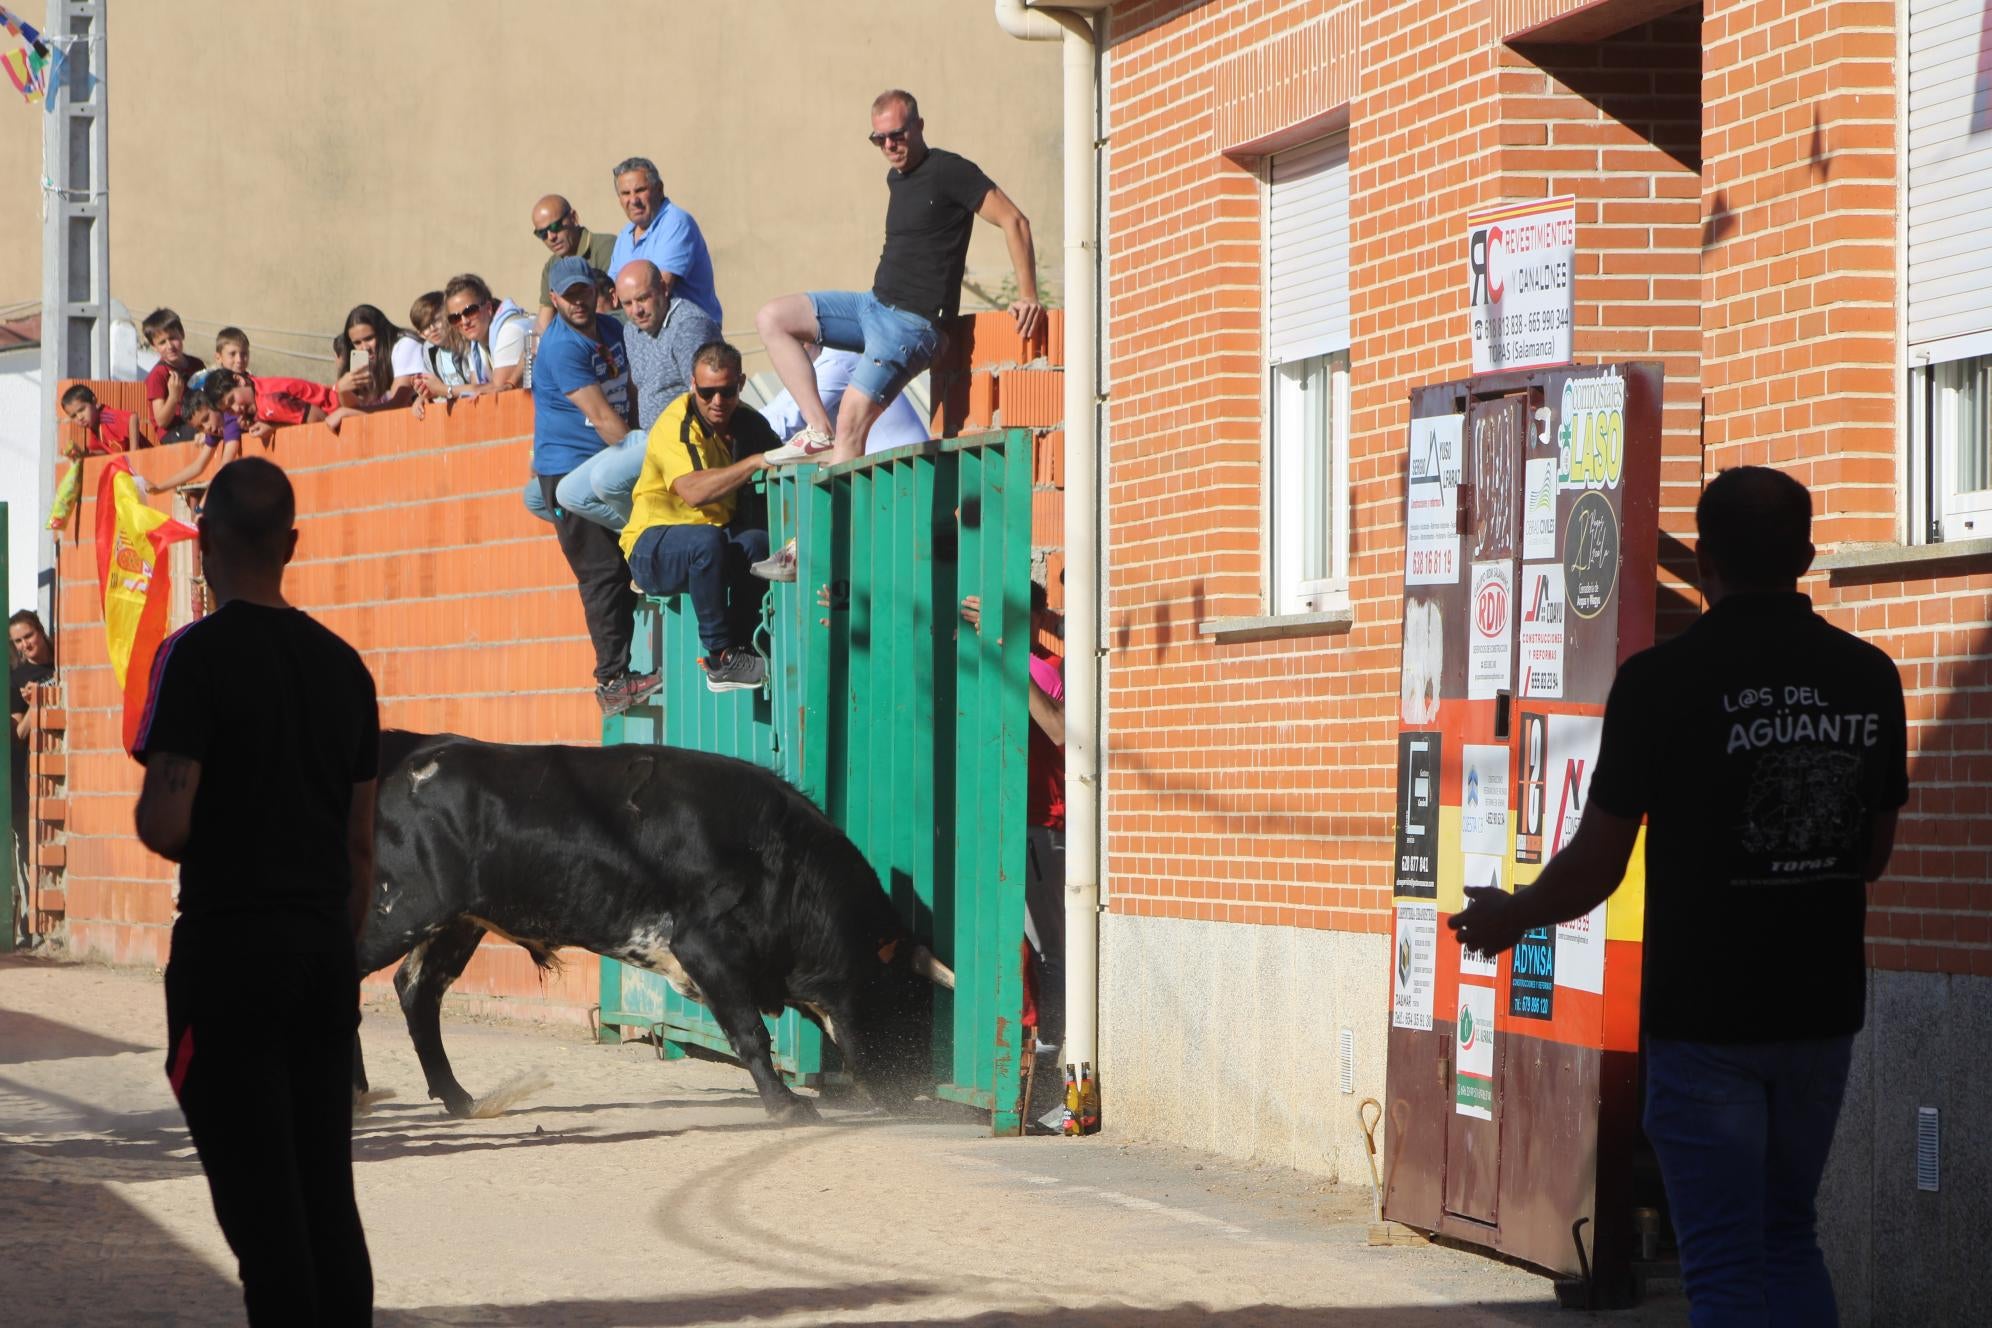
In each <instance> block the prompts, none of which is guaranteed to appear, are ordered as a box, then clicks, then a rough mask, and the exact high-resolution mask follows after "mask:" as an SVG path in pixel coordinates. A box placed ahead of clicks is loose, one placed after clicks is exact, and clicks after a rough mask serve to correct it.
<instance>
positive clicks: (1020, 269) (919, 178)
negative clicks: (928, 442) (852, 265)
mask: <svg viewBox="0 0 1992 1328" xmlns="http://www.w3.org/2000/svg"><path fill="white" fill-rule="evenodd" d="M924 129H925V126H924V123H923V122H922V121H921V119H920V105H919V103H918V102H917V101H915V100H914V99H913V94H912V93H910V92H902V91H900V90H898V89H896V88H895V89H893V90H892V91H889V92H882V93H880V94H879V95H878V97H877V99H876V100H874V101H873V102H872V108H871V141H872V144H873V145H874V146H875V147H877V148H878V150H879V151H880V153H882V154H883V155H884V157H885V164H886V166H887V167H889V168H890V169H888V171H887V172H886V177H885V187H886V190H887V192H888V199H887V202H886V207H885V249H884V252H882V253H881V254H880V255H879V260H878V271H877V273H876V275H875V276H874V277H873V278H872V288H871V289H870V290H869V291H812V292H810V293H809V294H806V295H784V296H782V297H781V298H780V299H777V300H771V301H769V302H768V303H767V304H766V305H764V306H762V309H761V312H760V314H759V316H758V317H757V318H756V319H755V325H756V326H757V327H758V328H759V329H760V333H761V340H762V343H763V344H764V345H765V346H766V347H767V349H768V358H769V359H770V360H772V361H774V365H775V372H776V373H778V374H780V375H781V380H782V386H783V387H785V388H787V389H788V392H789V395H790V396H791V397H792V398H794V400H795V402H796V404H797V406H799V407H800V408H801V410H802V414H803V418H804V419H805V420H806V421H807V427H806V428H805V429H804V430H803V431H802V433H801V434H799V435H798V436H797V437H796V438H795V439H794V441H792V442H790V443H789V444H787V445H786V446H784V447H783V448H781V449H780V450H779V451H777V452H776V453H775V455H774V457H773V458H772V460H774V461H776V462H777V463H781V462H786V461H802V460H812V459H825V460H830V461H849V460H852V459H853V458H856V457H859V456H863V455H864V451H865V436H866V435H867V434H868V433H870V431H871V427H872V425H873V423H874V422H876V421H877V419H878V417H879V415H880V413H881V412H883V411H884V410H885V408H886V406H887V404H888V403H890V402H891V401H892V399H893V398H894V397H895V396H897V395H898V394H899V392H900V390H901V389H902V388H904V387H905V386H906V384H907V382H908V380H910V379H911V378H912V377H913V376H914V375H915V374H918V373H919V372H920V371H921V370H922V369H924V368H926V367H927V364H928V362H929V361H930V360H932V358H933V356H934V351H935V349H936V347H937V346H938V345H939V343H940V339H941V323H942V322H943V321H944V320H946V319H949V318H952V317H954V316H955V314H956V312H957V311H958V310H959V309H960V307H961V278H962V271H963V269H964V267H965V266H966V265H967V261H968V240H969V233H970V231H971V230H973V229H974V221H975V218H977V217H980V218H982V219H983V220H984V221H986V222H988V223H990V224H991V225H993V226H995V227H997V228H998V229H1000V230H1001V231H1002V232H1003V235H1004V238H1005V239H1006V240H1007V241H1008V242H1009V248H1010V262H1011V264H1012V265H1013V266H1014V267H1015V269H1016V273H1017V292H1018V294H1017V298H1016V299H1015V300H1014V301H1012V302H1011V304H1010V316H1011V317H1012V318H1014V319H1015V320H1016V323H1017V331H1018V332H1019V333H1020V334H1022V335H1023V336H1026V337H1028V336H1030V335H1031V334H1032V333H1034V332H1036V330H1037V327H1038V324H1039V322H1040V321H1042V319H1043V317H1044V310H1043V309H1042V307H1040V306H1039V304H1038V292H1037V256H1036V253H1035V251H1034V250H1033V249H1032V247H1031V223H1030V221H1029V219H1028V218H1026V217H1025V216H1024V214H1023V213H1022V212H1020V211H1018V210H1017V205H1016V204H1015V203H1012V202H1011V201H1010V200H1009V198H1008V197H1007V196H1005V194H1004V193H1003V191H1002V190H1001V189H999V188H997V187H996V185H995V184H994V182H992V181H991V180H990V179H989V177H988V176H986V175H984V174H983V173H982V171H981V169H980V168H979V167H978V166H976V164H975V163H974V162H972V161H969V160H967V159H966V158H964V157H959V156H956V155H955V154H954V153H952V152H946V151H943V150H942V149H940V148H930V147H928V146H927V141H926V138H925V137H924ZM812 341H813V342H817V343H819V344H820V345H824V346H830V347H835V348H836V349H839V350H850V351H859V352H861V353H862V360H861V362H860V364H859V365H858V368H857V371H856V372H855V373H854V374H853V375H852V378H851V385H850V390H848V391H846V392H845V393H844V396H843V400H842V401H841V402H840V403H839V405H838V408H837V419H836V423H835V425H834V427H833V425H832V423H831V420H830V416H829V413H828V412H827V411H826V410H824V408H823V401H822V397H821V395H820V393H819V392H818V390H817V383H816V373H815V370H814V368H813V367H812V366H811V364H810V359H809V353H808V351H807V350H806V349H805V347H806V345H807V343H809V342H812ZM784 579H785V578H784Z"/></svg>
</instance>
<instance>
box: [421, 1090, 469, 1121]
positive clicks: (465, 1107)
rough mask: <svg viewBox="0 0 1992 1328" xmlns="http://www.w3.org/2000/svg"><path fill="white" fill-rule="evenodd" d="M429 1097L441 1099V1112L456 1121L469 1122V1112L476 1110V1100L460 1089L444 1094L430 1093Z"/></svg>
mask: <svg viewBox="0 0 1992 1328" xmlns="http://www.w3.org/2000/svg"><path fill="white" fill-rule="evenodd" d="M429 1096H430V1097H436V1098H441V1099H442V1101H443V1110H444V1111H447V1112H449V1113H450V1115H452V1116H454V1117H456V1118H457V1119H458V1120H469V1119H470V1114H471V1112H473V1111H475V1110H476V1109H477V1099H476V1098H474V1097H472V1096H471V1095H470V1094H468V1093H466V1092H464V1091H463V1090H462V1089H461V1088H459V1089H456V1090H454V1091H452V1092H446V1093H431V1094H429Z"/></svg>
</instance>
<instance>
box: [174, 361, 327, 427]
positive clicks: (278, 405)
mask: <svg viewBox="0 0 1992 1328" xmlns="http://www.w3.org/2000/svg"><path fill="white" fill-rule="evenodd" d="M201 390H202V391H203V392H205V393H207V395H208V396H209V397H211V398H213V400H214V402H215V404H217V405H219V406H220V407H221V408H222V409H223V410H225V411H232V412H234V413H235V414H236V415H237V416H238V417H240V418H241V419H244V420H255V421H257V422H258V423H260V424H263V425H266V426H267V425H290V424H316V423H318V422H319V421H321V420H323V421H324V422H325V423H326V424H329V425H330V426H331V427H332V431H333V432H334V433H337V432H338V431H339V422H340V421H341V420H343V419H345V418H346V417H347V416H348V415H351V414H353V413H354V412H352V411H350V410H347V409H346V408H345V407H343V406H341V405H340V404H339V398H338V396H337V395H336V394H335V393H334V392H333V391H332V389H331V388H329V387H327V386H325V385H324V384H323V383H313V382H308V381H306V380H305V379H302V378H252V377H251V376H249V375H248V374H246V373H234V372H231V371H230V370H227V369H210V370H209V371H208V374H207V377H206V378H204V379H202V381H201ZM243 432H244V433H255V432H259V431H258V430H253V429H250V428H248V427H247V426H245V427H244V429H243Z"/></svg>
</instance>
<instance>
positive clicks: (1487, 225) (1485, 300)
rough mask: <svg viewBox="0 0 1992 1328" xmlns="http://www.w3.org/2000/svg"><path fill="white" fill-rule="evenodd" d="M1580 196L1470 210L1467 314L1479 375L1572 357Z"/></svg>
mask: <svg viewBox="0 0 1992 1328" xmlns="http://www.w3.org/2000/svg"><path fill="white" fill-rule="evenodd" d="M1576 262H1577V200H1576V199H1575V198H1574V197H1567V196H1566V197H1563V198H1541V199H1531V200H1530V201H1528V202H1525V203H1509V204H1505V205H1502V206H1500V207H1492V208H1487V209H1484V210H1482V211H1480V212H1473V213H1469V214H1467V218H1466V276H1467V298H1466V314H1467V327H1468V333H1469V335H1470V336H1471V338H1472V341H1473V372H1475V373H1477V374H1483V373H1492V372H1494V371H1495V370H1497V369H1539V368H1543V367H1544V366H1547V365H1552V364H1568V363H1569V362H1570V340H1571V327H1572V325H1573V323H1574V321H1575V318H1574V315H1575V308H1576V301H1575V290H1576V287H1575V284H1574V282H1573V279H1572V278H1573V274H1574V271H1575V268H1576Z"/></svg>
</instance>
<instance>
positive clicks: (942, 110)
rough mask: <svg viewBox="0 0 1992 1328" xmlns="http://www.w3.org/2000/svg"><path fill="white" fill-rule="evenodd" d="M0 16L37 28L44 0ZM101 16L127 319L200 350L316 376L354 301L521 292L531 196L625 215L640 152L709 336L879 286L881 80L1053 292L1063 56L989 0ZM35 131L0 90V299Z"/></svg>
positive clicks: (28, 258)
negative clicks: (998, 202)
mask: <svg viewBox="0 0 1992 1328" xmlns="http://www.w3.org/2000/svg"><path fill="white" fill-rule="evenodd" d="M9 7H10V8H11V9H14V10H15V11H16V12H18V13H20V14H21V15H22V17H24V18H26V19H27V20H29V21H30V22H35V23H39V22H40V20H41V17H42V13H43V4H42V0H21V3H16V4H10V6H9ZM111 10H112V13H111V16H110V21H109V40H110V51H109V60H108V65H109V67H108V73H107V83H108V87H109V91H110V107H111V122H110V123H111V148H110V158H111V160H110V187H111V200H112V206H111V215H112V222H111V284H112V290H113V293H114V294H116V295H117V297H118V298H119V299H121V300H123V301H124V302H125V303H126V304H127V305H128V306H129V307H130V308H131V310H132V311H133V313H134V314H135V315H136V316H138V317H143V316H144V314H145V313H146V311H147V310H149V309H150V308H152V307H153V306H155V305H158V304H168V305H171V306H172V307H173V308H175V309H177V310H178V311H179V312H180V313H181V314H182V315H183V316H184V317H185V318H186V319H187V320H188V323H189V329H188V330H189V332H190V334H191V336H190V340H191V343H192V345H191V348H192V349H193V350H194V351H195V353H197V354H202V355H205V354H206V352H207V349H208V348H209V347H210V346H211V345H212V341H213V334H214V330H215V327H216V326H217V325H218V324H222V323H236V324H240V325H242V326H244V327H246V328H248V329H249V332H250V339H251V341H252V342H253V343H254V344H255V347H256V360H255V363H256V365H257V367H258V368H261V369H263V370H264V371H265V372H296V373H300V374H303V375H305V376H314V377H318V378H320V379H321V380H322V379H325V378H326V377H327V376H328V370H329V368H330V348H329V345H328V341H329V338H330V337H331V335H332V334H333V333H334V332H336V331H337V330H338V323H339V320H340V319H341V318H342V317H343V316H344V314H345V312H346V311H347V310H348V309H349V308H351V307H352V306H353V305H355V304H358V303H362V302H368V303H373V304H377V305H379V306H380V307H381V308H382V309H384V310H386V311H387V312H388V314H390V315H391V316H392V317H394V318H395V319H396V320H397V321H398V320H400V319H402V318H404V317H405V316H406V313H407V309H408V305H409V303H410V301H411V300H412V299H413V298H414V297H415V296H416V295H418V294H420V293H421V292H422V291H424V290H428V289H431V288H434V287H438V286H441V285H442V284H443V282H444V281H445V280H446V279H447V278H448V277H449V276H450V275H451V274H453V273H456V272H460V271H464V270H466V269H468V270H472V271H477V272H480V273H482V274H483V275H484V276H485V277H486V278H487V279H488V280H489V281H490V282H491V283H492V284H493V286H494V287H495V288H496V289H497V290H498V291H499V292H500V293H501V294H506V295H511V296H514V297H516V298H518V299H520V300H521V301H522V302H523V301H527V300H531V299H533V298H535V294H534V292H535V283H536V282H537V280H538V275H539V268H540V264H541V263H542V262H543V261H544V258H545V249H544V247H543V246H542V245H541V244H540V243H539V241H537V240H535V239H534V238H533V236H532V235H531V234H530V225H531V223H530V220H529V214H530V212H531V209H532V205H533V203H534V201H535V200H537V199H538V198H539V196H540V195H542V194H545V193H549V192H554V193H564V194H566V195H567V196H568V197H569V198H570V199H571V200H572V201H573V202H574V204H575V206H576V208H577V209H578V210H579V212H580V215H581V217H582V219H583V221H584V222H585V223H587V224H588V225H589V226H590V227H592V228H595V229H613V228H615V227H619V226H620V225H621V224H622V223H623V217H622V214H621V211H620V210H619V209H618V207H617V206H616V200H615V193H614V187H613V185H612V183H611V180H610V176H609V172H610V168H611V167H612V166H614V164H615V163H616V162H618V161H620V160H622V159H623V158H624V157H628V156H633V155H644V156H648V157H650V158H652V159H653V160H654V161H656V162H657V164H658V166H659V168H660V169H661V170H662V172H663V175H664V182H665V186H666V189H667V190H668V192H669V193H670V195H671V196H672V197H673V198H674V199H675V200H677V201H678V202H680V203H681V204H683V205H684V206H685V207H686V208H687V209H689V210H690V211H691V212H692V214H693V215H694V216H695V217H697V218H698V220H699V223H700V225H701V227H702V228H703V229H704V231H705V234H706V237H707V240H708V242H709V243H710V245H711V247H712V253H713V264H714V267H715V270H716V275H717V279H718V286H719V294H720V299H721V301H722V302H723V303H724V304H725V306H726V315H727V316H726V323H725V328H726V331H727V332H728V334H729V335H736V334H737V335H739V336H741V337H743V338H748V339H751V337H750V336H749V334H750V333H751V329H752V327H753V316H754V311H755V309H756V308H758V307H759V305H760V304H761V303H762V302H763V301H764V300H766V299H767V298H768V297H770V296H773V295H779V294H782V293H785V292H788V291H796V290H807V289H812V288H821V287H864V286H868V285H869V284H870V280H871V273H872V268H873V266H874V265H875V264H876V262H877V260H878V251H879V245H880V243H881V239H882V236H883V226H884V217H885V201H886V195H885V188H884V184H883V177H884V173H885V168H884V166H883V165H882V164H881V162H880V159H879V153H878V150H877V149H875V148H873V147H872V146H871V145H870V144H868V143H867V142H866V141H865V138H864V135H865V134H866V133H867V132H869V130H870V122H869V119H868V108H869V106H870V103H871V98H872V96H873V95H874V94H876V93H877V92H878V91H880V90H881V89H883V88H885V87H888V86H893V85H898V86H904V87H907V88H910V89H911V90H912V91H913V92H914V93H915V94H916V95H918V96H919V97H920V98H921V102H922V106H921V109H922V111H923V113H924V114H925V117H926V120H927V126H928V133H929V136H930V139H931V140H932V141H933V142H935V143H937V144H939V145H941V146H944V147H948V148H951V149H953V150H955V151H958V152H961V153H962V154H964V155H965V156H968V157H970V158H971V159H973V160H975V161H976V162H978V163H979V164H980V165H981V166H982V167H983V169H984V170H986V171H987V172H988V173H989V174H990V176H991V178H993V179H994V180H996V181H997V182H998V183H999V184H1001V185H1002V186H1003V188H1004V189H1005V191H1006V192H1008V193H1009V194H1010V196H1011V197H1012V198H1013V199H1015V200H1016V202H1017V204H1018V206H1019V207H1021V208H1022V209H1023V210H1024V211H1025V213H1026V214H1028V215H1029V216H1030V218H1031V221H1032V224H1033V227H1034V229H1035V230H1036V232H1037V235H1038V237H1039V245H1038V252H1039V257H1040V270H1041V271H1042V272H1044V273H1045V274H1047V275H1048V277H1049V278H1050V283H1051V285H1052V286H1053V287H1054V288H1056V286H1057V280H1056V278H1057V273H1058V271H1059V264H1060V262H1061V258H1060V253H1059V244H1058V239H1059V235H1060V230H1061V221H1060V211H1059V209H1060V201H1061V200H1060V187H1059V149H1058V144H1059V93H1058V87H1059V73H1058V68H1059V66H1058V59H1059V56H1058V46H1057V45H1056V44H1055V43H1043V44H1031V43H1024V42H1018V41H1014V40H1012V39H1011V38H1009V37H1006V36H1005V35H1003V33H1002V32H1001V31H999V30H998V29H997V27H996V25H995V23H994V21H993V19H992V18H991V15H990V7H989V5H988V4H987V3H986V2H980V0H970V2H968V3H963V2H962V0H951V2H950V3H945V4H941V3H935V0H836V2H834V3H826V0H756V2H755V3H753V4H719V5H704V6H696V5H683V4H669V5H666V4H654V3H651V4H623V3H618V2H617V0H562V2H561V3H560V4H558V5H547V4H543V3H529V0H425V2H424V3H421V4H407V3H397V0H349V2H348V3H344V4H338V5H298V4H268V3H254V2H251V0H175V3H172V4H116V5H113V6H111ZM855 51H861V52H862V56H861V57H854V55H853V52H855ZM10 91H11V89H10ZM42 121H43V117H42V115H41V114H40V113H39V110H38V109H37V108H30V107H27V106H24V105H21V104H19V103H18V102H14V103H12V104H0V180H5V181H7V182H8V187H7V188H5V189H0V236H5V237H7V243H6V244H5V245H3V246H0V306H5V305H8V304H12V303H15V302H36V301H39V299H40V297H41V275H40V273H41V267H40V262H41V245H40V233H41V232H40V220H39V218H40V211H39V208H40V197H39V195H38V193H37V192H36V191H35V189H33V188H32V187H31V185H30V183H29V182H31V181H33V180H35V179H37V178H39V175H40V161H41V127H42ZM976 229H977V230H978V231H979V232H982V234H979V235H978V236H977V237H976V241H975V244H974V246H973V247H972V248H971V250H970V254H969V263H968V276H969V279H970V281H972V282H975V283H978V284H983V285H986V286H987V287H989V288H990V289H992V290H993V289H994V288H995V287H996V286H997V285H998V284H999V283H1000V282H1001V281H1002V280H1003V279H1004V277H1005V275H1006V274H1007V273H1008V272H1009V271H1010V268H1009V260H1008V258H1007V256H1006V254H1005V252H1004V248H1003V244H1002V238H1001V236H1000V235H999V234H998V233H997V232H996V231H995V229H994V228H993V227H987V226H978V227H977V228H976ZM964 307H965V308H968V307H975V302H974V301H973V299H972V298H971V299H968V300H965V301H964ZM261 329H279V330H280V331H277V332H265V331H262V330H261ZM281 350H289V351H292V352H296V353H297V354H296V356H295V357H280V356H279V355H278V352H279V351H281ZM759 367H763V366H762V365H759V364H750V366H749V368H750V371H751V370H753V369H755V368H759Z"/></svg>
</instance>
